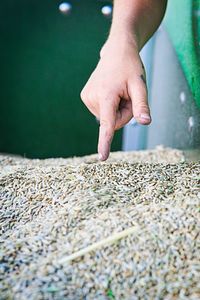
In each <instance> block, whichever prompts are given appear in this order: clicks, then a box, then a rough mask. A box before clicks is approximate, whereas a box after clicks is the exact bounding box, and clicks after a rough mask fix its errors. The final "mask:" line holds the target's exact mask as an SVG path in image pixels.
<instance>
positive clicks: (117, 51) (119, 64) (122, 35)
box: [81, 0, 166, 161]
mask: <svg viewBox="0 0 200 300" xmlns="http://www.w3.org/2000/svg"><path fill="white" fill-rule="evenodd" d="M158 1H160V3H162V4H161V5H160V6H159V5H158V7H155V3H157V4H158ZM151 2H152V3H151ZM153 2H154V3H153ZM122 4H126V5H125V7H124V5H123V10H122V12H121V8H122V7H121V5H122ZM165 7H166V1H164V0H136V1H133V0H116V1H115V6H114V16H113V22H112V27H111V32H110V35H109V38H108V40H107V42H106V43H105V44H104V46H103V48H102V49H101V52H100V60H99V62H98V64H97V66H96V68H95V70H94V72H93V73H92V74H91V76H90V78H89V80H88V82H87V83H86V85H85V87H84V88H83V90H82V92H81V99H82V101H83V102H84V104H85V105H86V106H87V108H88V109H89V110H90V112H91V113H92V114H94V115H95V116H96V118H98V119H99V121H100V128H99V141H98V153H99V159H100V160H102V161H104V160H106V159H107V158H108V156H109V152H110V146H111V142H112V139H113V136H114V132H115V130H118V129H120V128H121V127H123V126H124V125H125V124H127V123H128V122H129V121H130V120H131V118H132V117H134V118H135V119H136V120H137V122H138V123H140V124H143V125H148V124H150V122H151V116H150V110H149V106H148V100H147V87H146V76H145V69H144V66H143V64H142V61H141V59H140V56H139V51H140V49H141V48H142V46H143V45H144V44H145V42H146V41H147V40H148V39H149V38H150V36H151V35H152V34H153V33H154V31H155V30H156V29H157V27H158V25H159V24H160V22H161V20H162V17H163V14H164V11H165ZM124 10H125V11H124ZM152 10H153V11H152ZM154 10H155V12H154ZM150 12H151V13H152V12H154V14H156V17H157V20H156V21H155V19H156V17H155V18H154V19H153V20H151V19H148V18H146V19H145V20H146V24H144V23H145V22H143V23H142V24H141V25H140V23H141V21H140V18H141V17H142V16H143V15H145V14H146V13H150ZM138 20H139V21H138ZM151 23H152V26H149V24H150V25H151ZM147 27H148V28H147ZM149 28H150V29H149Z"/></svg>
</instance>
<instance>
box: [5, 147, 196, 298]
mask: <svg viewBox="0 0 200 300" xmlns="http://www.w3.org/2000/svg"><path fill="white" fill-rule="evenodd" d="M0 170H1V171H0V230H1V237H0V245H1V246H0V247H1V249H0V298H1V299H16V300H18V299H20V300H23V299H24V300H27V299H30V300H31V299H67V300H70V299H73V300H78V299H97V300H98V299H102V300H103V299H117V300H118V299H119V300H122V299H127V300H129V299H130V300H134V299H193V300H195V299H199V298H200V260H199V253H200V221H199V220H200V218H199V216H200V162H190V163H188V162H185V161H184V155H183V153H182V152H181V151H178V150H171V149H164V148H159V149H156V150H152V151H143V152H130V153H122V152H119V153H112V154H111V158H110V159H109V160H108V161H107V162H105V163H100V162H98V161H97V156H96V155H92V156H87V157H83V158H71V159H46V160H29V159H25V158H20V157H11V156H5V155H1V156H0ZM129 228H137V230H132V231H131V234H129V235H127V236H125V237H123V238H121V239H117V240H116V241H115V242H112V244H110V245H105V247H98V248H95V249H93V250H92V251H89V252H86V253H84V255H82V256H78V257H77V258H76V259H73V260H70V261H68V262H67V263H61V262H63V261H64V260H65V258H66V257H69V256H70V255H72V254H73V253H76V252H77V251H79V250H81V249H85V248H87V247H88V246H91V245H93V244H95V243H98V242H100V241H102V240H104V239H106V238H109V237H110V236H113V235H114V236H115V235H116V234H117V233H120V232H124V231H125V232H127V230H128V229H129Z"/></svg>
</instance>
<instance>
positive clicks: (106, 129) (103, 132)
mask: <svg viewBox="0 0 200 300" xmlns="http://www.w3.org/2000/svg"><path fill="white" fill-rule="evenodd" d="M116 111H117V107H116V101H112V100H108V101H107V102H106V103H103V105H101V107H100V127H99V142H98V153H99V159H100V160H102V161H104V160H106V159H107V158H108V156H109V153H110V146H111V143H112V139H113V136H114V131H115V123H116V115H117V113H116Z"/></svg>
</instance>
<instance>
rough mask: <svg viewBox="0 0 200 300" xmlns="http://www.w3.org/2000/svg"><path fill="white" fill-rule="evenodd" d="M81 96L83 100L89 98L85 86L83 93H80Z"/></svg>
mask: <svg viewBox="0 0 200 300" xmlns="http://www.w3.org/2000/svg"><path fill="white" fill-rule="evenodd" d="M80 97H81V100H82V101H83V102H85V101H86V99H87V93H86V91H85V88H83V89H82V91H81V93H80Z"/></svg>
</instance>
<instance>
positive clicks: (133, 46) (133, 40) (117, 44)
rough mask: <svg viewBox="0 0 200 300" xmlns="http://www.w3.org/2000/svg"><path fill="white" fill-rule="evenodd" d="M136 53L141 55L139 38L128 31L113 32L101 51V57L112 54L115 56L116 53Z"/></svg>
mask: <svg viewBox="0 0 200 300" xmlns="http://www.w3.org/2000/svg"><path fill="white" fill-rule="evenodd" d="M133 51H136V52H138V53H139V51H140V49H139V45H138V39H137V36H136V35H135V34H133V33H130V32H127V31H118V32H116V31H111V32H110V34H109V37H108V39H107V41H106V42H105V44H104V45H103V47H102V48H101V51H100V57H103V56H104V55H106V53H111V54H112V55H114V54H115V53H116V52H117V53H118V54H119V53H127V54H128V52H130V53H133Z"/></svg>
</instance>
